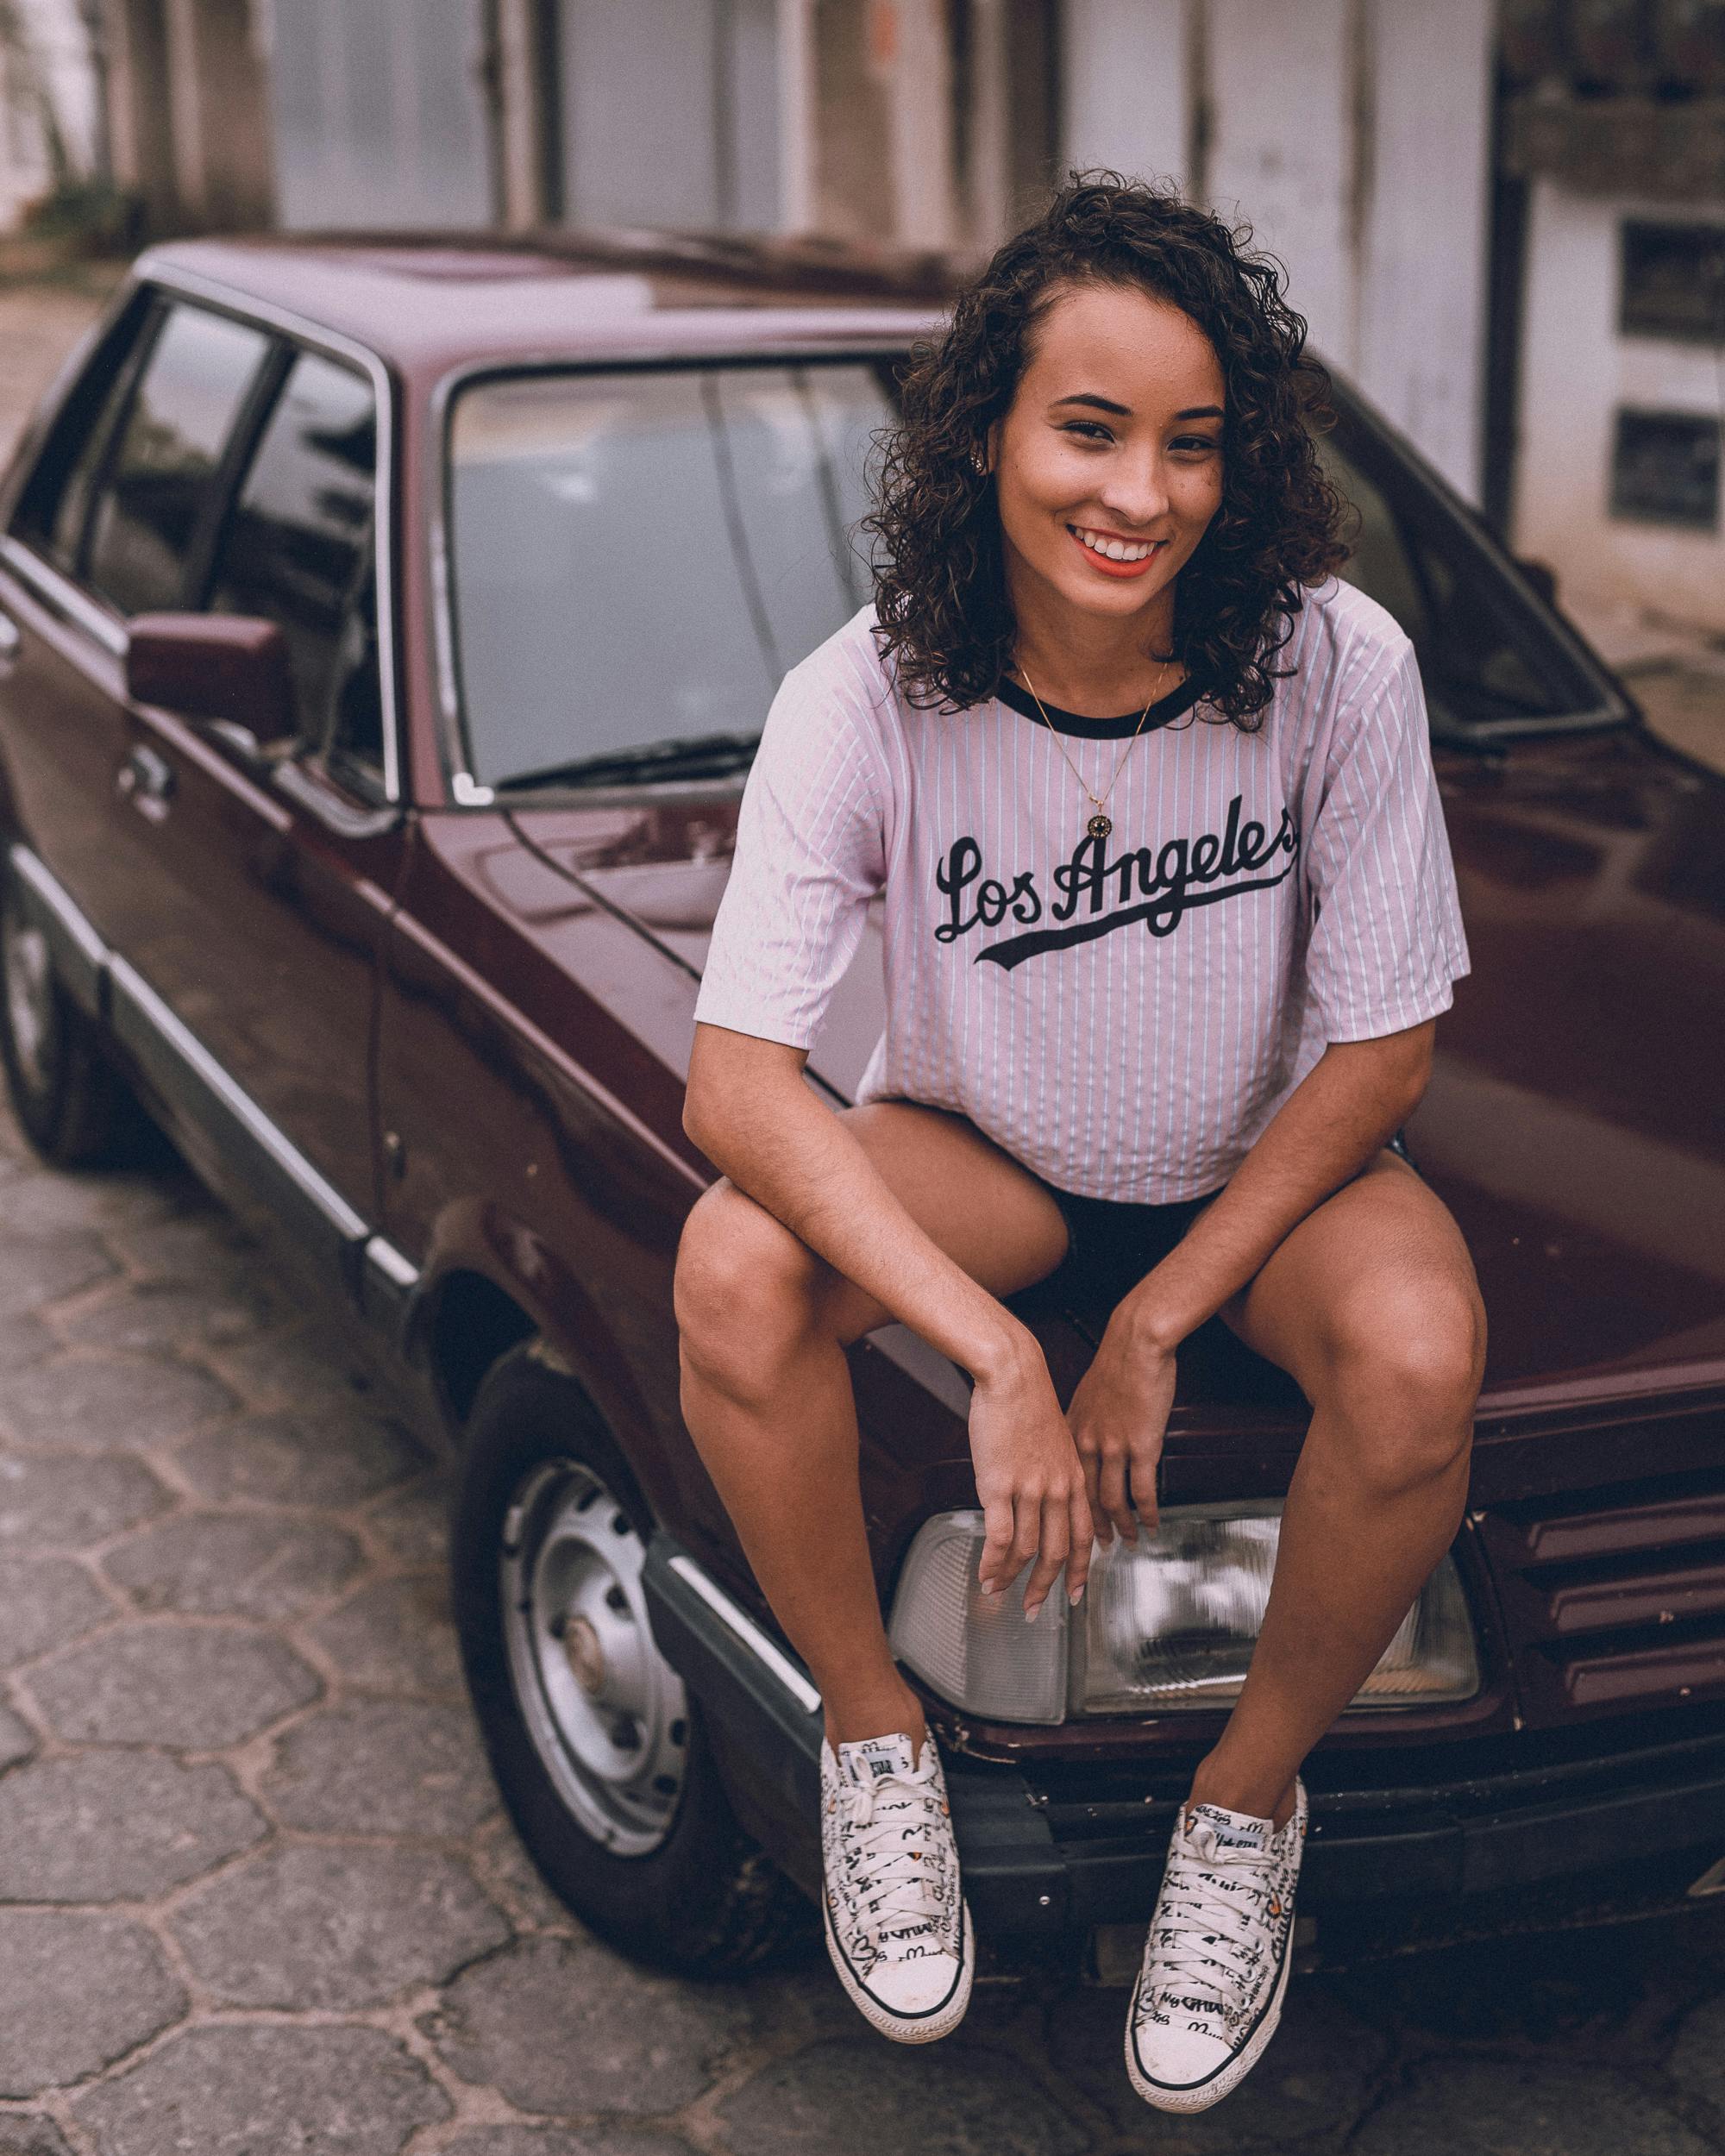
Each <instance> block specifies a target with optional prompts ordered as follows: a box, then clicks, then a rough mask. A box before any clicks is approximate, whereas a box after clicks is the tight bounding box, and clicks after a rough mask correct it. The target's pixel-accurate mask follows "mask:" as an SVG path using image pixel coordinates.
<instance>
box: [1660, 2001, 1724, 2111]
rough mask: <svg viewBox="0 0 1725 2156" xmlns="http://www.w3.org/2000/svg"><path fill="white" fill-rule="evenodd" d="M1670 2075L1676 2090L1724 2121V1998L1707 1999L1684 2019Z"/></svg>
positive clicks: (1674, 2051)
mask: <svg viewBox="0 0 1725 2156" xmlns="http://www.w3.org/2000/svg"><path fill="white" fill-rule="evenodd" d="M1670 2072H1671V2077H1672V2080H1673V2081H1675V2082H1676V2083H1677V2084H1678V2086H1679V2087H1680V2088H1683V2089H1686V2090H1688V2091H1689V2093H1690V2094H1691V2096H1703V2097H1704V2098H1705V2099H1706V2101H1707V2102H1708V2103H1710V2104H1711V2105H1712V2106H1713V2108H1714V2109H1715V2110H1716V2111H1717V2112H1718V2113H1719V2114H1720V2116H1721V2118H1722V2120H1725V1995H1722V1996H1720V1997H1718V1998H1714V1999H1709V2000H1708V2001H1707V2002H1706V2003H1705V2004H1704V2005H1703V2006H1698V2007H1697V2008H1696V2009H1694V2011H1693V2012H1692V2013H1691V2014H1689V2015H1686V2016H1685V2017H1684V2022H1683V2025H1682V2027H1681V2028H1679V2029H1678V2035H1677V2042H1676V2044H1675V2045H1674V2046H1673V2047H1672V2055H1671V2061H1670Z"/></svg>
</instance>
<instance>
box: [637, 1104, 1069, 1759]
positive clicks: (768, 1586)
mask: <svg viewBox="0 0 1725 2156" xmlns="http://www.w3.org/2000/svg"><path fill="white" fill-rule="evenodd" d="M846 1121H847V1122H848V1123H849V1124H850V1128H851V1129H852V1131H854V1132H855V1134H856V1137H857V1138H859V1139H860V1140H861V1141H862V1144H864V1145H865V1146H866V1147H867V1148H868V1150H869V1153H870V1155H871V1156H872V1157H873V1159H874V1161H875V1165H876V1167H877V1168H879V1169H880V1170H881V1174H882V1175H883V1176H884V1177H885V1178H886V1181H887V1182H888V1184H889V1186H890V1187H891V1188H892V1189H893V1191H894V1194H895V1195H896V1196H897V1197H898V1198H899V1200H900V1202H901V1203H902V1204H903V1205H904V1206H906V1208H907V1209H908V1211H909V1212H910V1213H911V1215H912V1217H913V1219H915V1220H916V1222H917V1223H918V1225H919V1226H920V1227H922V1228H923V1229H924V1230H925V1232H927V1233H928V1234H929V1235H930V1236H931V1237H932V1238H933V1239H934V1240H935V1241H936V1242H937V1243H938V1244H940V1246H941V1248H942V1249H943V1250H945V1251H946V1252H947V1254H948V1255H949V1256H950V1257H952V1258H953V1259H954V1260H955V1261H956V1263H958V1264H960V1265H962V1266H963V1268H964V1269H965V1270H966V1271H967V1272H969V1274H970V1275H971V1276H972V1277H973V1278H974V1279H975V1280H978V1281H980V1282H982V1285H983V1286H984V1287H986V1288H989V1289H991V1290H992V1291H993V1292H994V1293H995V1294H1011V1293H1013V1291H1014V1290H1015V1289H1017V1288H1026V1287H1028V1286H1029V1285H1030V1284H1031V1282H1033V1281H1037V1280H1040V1279H1041V1278H1042V1277H1043V1275H1044V1274H1046V1273H1049V1272H1051V1271H1052V1270H1053V1269H1054V1267H1055V1266H1056V1265H1057V1263H1059V1262H1060V1259H1061V1257H1062V1256H1063V1254H1064V1251H1065V1248H1066V1225H1065V1222H1064V1221H1063V1219H1062V1218H1061V1216H1060V1213H1059V1209H1058V1208H1057V1206H1055V1204H1054V1203H1053V1201H1052V1200H1051V1198H1050V1197H1049V1196H1048V1194H1047V1193H1046V1192H1045V1191H1044V1189H1043V1188H1042V1187H1041V1186H1040V1184H1038V1182H1037V1181H1035V1179H1034V1178H1033V1177H1032V1176H1031V1175H1029V1174H1028V1173H1027V1172H1026V1170H1025V1169H1022V1168H1020V1167H1019V1165H1018V1163H1016V1162H1015V1161H1013V1159H1012V1158H1011V1157H1010V1156H1008V1155H1007V1154H1006V1153H1003V1152H1002V1151H1000V1149H999V1148H998V1147H997V1146H994V1145H993V1144H990V1143H989V1142H988V1140H987V1139H986V1138H983V1137H982V1135H981V1134H980V1133H979V1132H978V1131H975V1129H974V1128H973V1127H972V1126H971V1125H969V1124H968V1123H966V1122H965V1121H964V1120H963V1119H962V1118H959V1117H957V1116H950V1115H945V1114H943V1113H941V1112H939V1111H938V1110H936V1109H931V1108H923V1107H917V1106H912V1105H911V1104H909V1103H906V1102H879V1103H875V1104H874V1105H871V1106H868V1107H863V1108H852V1109H850V1110H848V1111H847V1112H846ZM676 1305H677V1322H678V1325H679V1326H680V1328H681V1343H682V1402H683V1419H684V1420H685V1421H686V1422H687V1426H688V1429H689V1434H690V1435H691V1437H693V1439H694V1441H695V1445H696V1446H697V1448H698V1449H699V1452H700V1456H701V1458H702V1460H703V1461H704V1462H705V1463H706V1469H707V1472H708V1473H709V1474H710V1475H711V1476H712V1479H713V1482H714V1485H715V1487H716V1488H717V1489H718V1494H719V1496H720V1498H721V1499H722V1500H723V1501H724V1507H725V1510H726V1511H727V1512H728V1513H729V1514H730V1515H731V1521H732V1523H733V1525H734V1526H736V1529H737V1536H738V1538H739V1539H740V1540H741V1542H742V1544H743V1551H744V1553H745V1554H746V1556H747V1557H748V1559H749V1562H750V1565H751V1566H752V1567H753V1568H754V1572H755V1576H756V1579H757V1580H758V1581H759V1582H760V1583H761V1588H762V1592H763V1593H764V1594H765V1595H766V1597H767V1600H768V1602H769V1603H770V1604H771V1605H772V1608H773V1612H774V1614H775V1616H776V1617H777V1618H778V1620H779V1622H780V1623H781V1625H782V1626H784V1628H785V1632H786V1634H787V1637H788V1638H789V1639H791V1641H792V1642H793V1645H795V1647H796V1649H797V1651H798V1652H799V1653H800V1655H801V1656H802V1658H803V1659H804V1661H805V1662H806V1664H808V1667H809V1670H810V1672H811V1674H812V1677H813V1678H814V1681H815V1683H816V1684H817V1685H818V1686H819V1689H820V1694H821V1697H822V1699H823V1701H824V1702H825V1709H826V1724H827V1733H828V1736H829V1737H830V1738H831V1741H832V1742H833V1743H834V1744H835V1745H837V1744H841V1743H853V1742H856V1740H858V1739H862V1738H864V1737H875V1736H883V1735H885V1734H887V1733H888V1732H890V1731H894V1730H898V1731H902V1732H903V1733H905V1734H906V1735H908V1736H909V1737H911V1738H912V1739H913V1740H914V1741H915V1743H916V1744H917V1745H920V1744H921V1742H922V1739H923V1735H924V1725H923V1717H922V1711H921V1708H920V1707H919V1705H918V1703H917V1700H916V1695H914V1694H913V1692H912V1691H911V1689H910V1688H909V1687H908V1686H907V1685H906V1683H905V1682H904V1679H903V1678H902V1677H900V1674H899V1671H898V1668H897V1665H896V1664H894V1660H893V1657H892V1652H891V1650H890V1648H889V1647H888V1643H887V1635H886V1629H885V1626H884V1625H883V1623H882V1621H881V1605H880V1598H879V1595H878V1594H877V1592H876V1590H875V1576H874V1571H873V1568H872V1566H871V1564H870V1562H869V1541H868V1536H867V1533H866V1532H865V1529H864V1526H863V1519H862V1494H861V1490H860V1489H859V1486H858V1480H857V1431H856V1404H855V1401H854V1399H853V1397H852V1393H851V1386H850V1368H849V1365H848V1364H847V1363H846V1362H845V1359H844V1347H845V1344H847V1343H848V1342H850V1341H852V1340H856V1339H858V1338H861V1337H862V1334H863V1333H865V1332H872V1331H873V1330H874V1328H875V1326H879V1325H882V1324H885V1323H886V1322H888V1319H889V1316H890V1313H888V1311H886V1310H884V1309H883V1308H881V1306H880V1305H879V1304H878V1303H876V1302H875V1301H874V1300H873V1299H872V1298H871V1297H869V1296H868V1295H866V1294H863V1293H862V1291H861V1290H860V1289H858V1288H856V1287H855V1286H854V1285H853V1283H852V1282H850V1281H848V1280H846V1279H845V1278H844V1276H843V1275H840V1274H838V1273H836V1272H835V1271H834V1270H833V1269H832V1268H831V1266H829V1265H828V1264H826V1263H825V1261H824V1260H823V1259H821V1258H819V1257H817V1256H816V1255H815V1253H814V1252H813V1251H812V1250H810V1249H809V1248H808V1247H807V1245H806V1244H804V1243H803V1242H801V1241H800V1239H799V1238H797V1237H796V1236H795V1235H793V1234H792V1232H790V1230H789V1229H787V1228H786V1227H785V1226H784V1225H782V1224H781V1222H780V1221H778V1220H777V1219H775V1218H774V1217H773V1215H772V1214H771V1213H768V1212H766V1211H765V1210H764V1209H763V1208H762V1206H758V1205H756V1203H755V1202H754V1200H752V1199H750V1198H748V1197H746V1196H744V1195H743V1193H742V1192H741V1191H739V1190H737V1189H736V1188H734V1187H733V1186H732V1185H731V1183H729V1182H720V1183H718V1184H716V1185H715V1186H714V1187H713V1188H712V1189H711V1190H709V1191H708V1192H706V1194H705V1195H704V1196H703V1197H702V1198H701V1199H700V1200H699V1202H698V1203H697V1205H696V1206H695V1207H694V1210H693V1213H691V1214H690V1216H689V1220H688V1224H687V1228H686V1229H685V1231H684V1235H683V1242H682V1247H681V1250H680V1251H679V1253H678V1260H677V1282H676Z"/></svg>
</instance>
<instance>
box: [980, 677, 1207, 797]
mask: <svg viewBox="0 0 1725 2156" xmlns="http://www.w3.org/2000/svg"><path fill="white" fill-rule="evenodd" d="M1173 664H1174V661H1173V660H1172V659H1164V661H1163V662H1162V672H1161V674H1158V675H1157V682H1156V691H1155V694H1154V695H1152V696H1151V699H1150V703H1149V704H1146V705H1145V707H1144V709H1143V710H1142V711H1140V712H1139V713H1138V724H1137V725H1136V726H1134V727H1133V728H1132V736H1131V739H1130V740H1128V742H1127V743H1126V747H1125V748H1124V749H1121V751H1120V755H1118V756H1116V757H1115V759H1114V768H1113V776H1112V777H1111V778H1110V779H1109V780H1108V783H1107V786H1106V787H1103V789H1102V791H1101V793H1091V791H1090V789H1089V787H1088V786H1085V785H1084V774H1083V773H1082V771H1081V770H1080V769H1079V768H1078V767H1077V765H1076V763H1074V762H1073V761H1072V759H1071V757H1070V756H1069V755H1067V754H1066V744H1065V743H1063V741H1062V740H1061V738H1060V733H1059V730H1058V728H1057V726H1056V725H1055V724H1054V721H1053V720H1052V719H1051V718H1050V717H1049V716H1048V713H1047V712H1046V711H1043V704H1042V699H1041V698H1040V697H1039V696H1038V695H1037V693H1036V684H1035V682H1034V681H1032V680H1031V678H1030V673H1029V669H1028V668H1027V667H1026V665H1025V662H1024V661H1023V660H1022V659H1020V660H1019V662H1018V667H1019V673H1020V674H1023V675H1024V678H1025V686H1026V688H1027V689H1028V690H1029V691H1030V693H1031V695H1032V697H1033V698H1034V699H1035V702H1036V708H1037V709H1038V711H1042V723H1043V724H1044V726H1046V727H1047V729H1048V730H1049V732H1050V733H1051V735H1052V736H1054V745H1055V747H1056V748H1057V749H1059V751H1060V755H1061V759H1062V761H1063V762H1064V764H1065V766H1066V768H1067V769H1068V770H1069V772H1070V773H1071V774H1072V775H1073V777H1074V778H1075V779H1076V780H1077V781H1078V783H1079V785H1080V786H1081V787H1083V788H1084V793H1085V797H1086V799H1088V801H1089V804H1090V806H1091V808H1092V810H1093V811H1094V812H1095V813H1094V814H1093V815H1092V816H1091V818H1090V819H1089V821H1088V823H1087V824H1085V826H1084V828H1085V830H1087V831H1088V833H1089V834H1090V836H1091V837H1092V838H1106V837H1107V836H1108V833H1109V832H1110V831H1111V830H1113V828H1114V825H1113V818H1112V817H1110V816H1108V815H1107V813H1106V810H1107V799H1108V796H1109V794H1111V793H1113V790H1114V786H1115V783H1116V781H1117V780H1119V778H1120V773H1121V772H1122V771H1123V770H1124V769H1125V768H1126V758H1127V757H1128V756H1129V755H1131V754H1132V749H1133V747H1134V745H1135V744H1136V743H1137V741H1138V736H1139V735H1140V734H1141V733H1142V732H1143V731H1144V722H1145V719H1147V718H1149V717H1150V712H1151V705H1153V704H1155V703H1156V701H1157V699H1158V698H1159V697H1160V696H1161V694H1162V693H1163V687H1164V683H1165V682H1166V680H1167V678H1168V669H1169V667H1171V666H1172V665H1173Z"/></svg>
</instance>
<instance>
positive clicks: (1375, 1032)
mask: <svg viewBox="0 0 1725 2156" xmlns="http://www.w3.org/2000/svg"><path fill="white" fill-rule="evenodd" d="M1332 742H1333V746H1332V752H1331V764H1330V768H1329V769H1328V771H1327V774H1326V780H1325V786H1324V791H1323V795H1322V799H1321V800H1320V805H1319V808H1318V812H1317V815H1316V817H1315V818H1314V821H1313V824H1312V828H1311V830H1310V831H1309V832H1308V835H1307V841H1306V849H1307V877H1308V885H1309V888H1310V893H1311V901H1312V908H1313V918H1312V927H1311V935H1310V939H1309V942H1308V946H1307V956H1306V970H1307V978H1308V982H1309V984H1310V987H1311V992H1312V995H1313V999H1314V1002H1315V1004H1316V1006H1317V1010H1318V1013H1319V1016H1320V1018H1321V1019H1322V1021H1323V1031H1324V1036H1325V1037H1326V1039H1327V1040H1332V1041H1363V1040H1372V1039H1375V1038H1377V1037H1378V1036H1379V1035H1381V1034H1384V1033H1397V1032H1400V1031H1402V1029H1403V1028H1404V1027H1407V1026H1410V1025H1419V1024H1421V1021H1422V1020H1424V1019H1426V1018H1435V1017H1436V1016H1437V1015H1438V1013H1439V1012H1440V1011H1446V1010H1448V1008H1449V1007H1450V1005H1451V1004H1452V1001H1453V1000H1454V995H1453V990H1452V983H1453V982H1455V981H1458V980H1459V979H1460V978H1461V977H1462V975H1465V973H1467V972H1468V970H1469V958H1468V950H1467V939H1466V936H1465V932H1464V931H1463V928H1462V919H1461V906H1460V902H1459V900H1458V897H1457V893H1456V880H1455V866H1454V862H1453V861H1452V858H1451V855H1450V843H1449V834H1448V832H1447V831H1446V830H1445V828H1444V812H1443V803H1442V801H1441V799H1440V797H1439V793H1438V782H1437V777H1436V774H1434V772H1433V768H1432V749H1431V738H1430V733H1429V730H1428V726H1427V717H1426V699H1425V692H1424V690H1423V688H1422V687H1421V681H1420V670H1419V667H1418V665H1417V664H1416V663H1415V657H1414V652H1413V647H1412V646H1411V645H1410V644H1404V645H1403V647H1402V649H1401V651H1400V652H1399V654H1398V655H1396V658H1395V659H1394V660H1393V661H1392V662H1391V664H1390V666H1389V669H1388V671H1387V672H1383V673H1381V674H1379V675H1378V676H1377V680H1376V682H1375V684H1374V685H1373V686H1371V687H1369V688H1368V689H1367V690H1366V692H1365V693H1364V695H1363V697H1362V699H1361V701H1360V704H1359V706H1358V710H1357V711H1353V712H1351V713H1348V714H1346V715H1345V716H1344V717H1343V718H1341V719H1340V720H1339V722H1338V724H1337V727H1336V730H1335V732H1334V734H1333V736H1332Z"/></svg>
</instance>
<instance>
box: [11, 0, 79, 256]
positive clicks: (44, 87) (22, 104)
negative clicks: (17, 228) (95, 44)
mask: <svg viewBox="0 0 1725 2156" xmlns="http://www.w3.org/2000/svg"><path fill="white" fill-rule="evenodd" d="M9 13H10V14H11V16H12V17H13V20H14V22H15V23H16V40H17V45H16V47H14V48H10V49H9V47H7V46H4V45H0V230H9V229H11V228H12V227H13V226H14V225H16V223H17V222H18V219H19V217H20V216H21V215H22V212H23V210H24V209H25V208H26V206H27V205H28V204H29V203H31V202H33V201H35V200H37V199H39V198H40V197H41V196H43V195H45V194H47V192H48V191H49V190H50V189H51V188H52V186H53V184H54V169H53V166H54V160H53V154H52V151H51V147H50V142H49V139H48V129H47V128H46V127H45V126H44V124H43V119H42V108H41V101H42V99H43V98H44V97H45V98H46V99H47V103H48V104H49V106H50V107H51V108H52V110H53V117H54V123H55V125H56V126H57V128H58V130H59V134H60V146H61V148H62V149H63V151H64V154H65V156H66V162H67V166H68V167H69V171H70V173H71V176H72V178H74V179H89V178H91V176H92V175H93V173H94V172H95V171H96V168H97V164H98V161H99V155H98V138H99V128H98V125H97V78H96V71H95V68H94V67H93V66H92V65H91V47H90V34H89V30H88V28H87V27H86V25H85V21H84V18H83V16H82V14H81V13H80V9H79V4H78V0H11V3H10V8H9Z"/></svg>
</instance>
